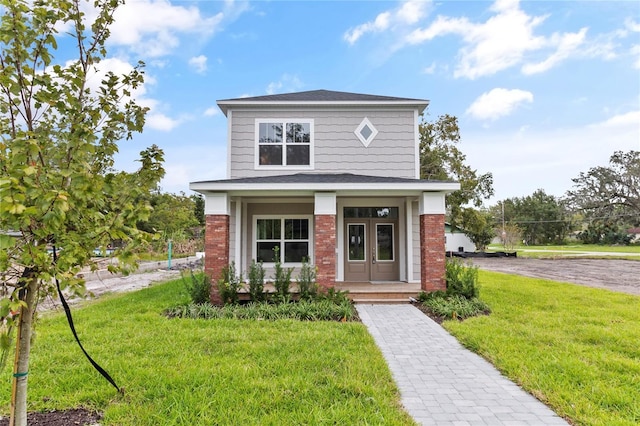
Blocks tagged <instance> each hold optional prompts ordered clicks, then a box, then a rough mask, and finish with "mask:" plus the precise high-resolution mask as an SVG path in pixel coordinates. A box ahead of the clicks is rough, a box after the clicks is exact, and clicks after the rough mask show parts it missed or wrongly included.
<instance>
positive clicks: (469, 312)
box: [424, 295, 491, 320]
mask: <svg viewBox="0 0 640 426" xmlns="http://www.w3.org/2000/svg"><path fill="white" fill-rule="evenodd" d="M424 306H425V307H427V308H428V309H429V310H430V311H431V312H432V313H433V314H434V315H436V316H439V317H444V318H446V319H460V320H462V319H465V318H469V317H473V316H476V315H480V314H486V313H489V312H490V311H491V310H490V308H489V305H487V304H486V303H484V302H483V301H482V300H480V299H478V298H472V299H467V298H466V297H464V296H461V295H450V296H445V297H442V296H438V297H427V299H426V300H425V302H424Z"/></svg>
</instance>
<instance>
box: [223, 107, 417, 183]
mask: <svg viewBox="0 0 640 426" xmlns="http://www.w3.org/2000/svg"><path fill="white" fill-rule="evenodd" d="M365 117H367V118H368V119H369V120H370V122H371V124H373V126H375V128H376V129H377V130H378V135H377V136H376V138H375V139H374V140H373V141H372V142H371V143H370V144H369V146H368V147H365V146H364V145H363V144H362V143H361V142H360V140H359V139H358V138H357V137H356V135H355V134H354V131H355V130H356V128H357V127H358V126H359V125H360V123H361V122H362V120H363V119H364V118H365ZM257 118H282V119H286V118H312V119H313V120H314V163H315V164H314V168H313V169H312V170H313V171H314V172H320V173H322V172H327V173H345V172H348V173H354V174H364V175H372V176H391V177H402V178H415V153H416V149H415V134H414V130H415V125H414V110H412V109H353V108H342V109H331V110H328V109H316V110H312V109H304V110H303V109H295V110H260V111H257V110H242V109H238V110H233V114H232V123H231V147H230V156H229V158H230V162H231V165H230V166H231V167H230V176H229V177H230V178H242V177H253V176H270V175H280V174H288V173H298V172H300V171H301V170H299V169H298V170H296V169H278V170H264V169H261V170H260V169H259V170H256V169H255V144H256V141H255V120H256V119H257ZM307 170H311V169H307Z"/></svg>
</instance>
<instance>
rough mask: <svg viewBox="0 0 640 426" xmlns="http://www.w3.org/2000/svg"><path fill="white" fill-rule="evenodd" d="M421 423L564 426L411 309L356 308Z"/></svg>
mask: <svg viewBox="0 0 640 426" xmlns="http://www.w3.org/2000/svg"><path fill="white" fill-rule="evenodd" d="M356 308H357V309H358V314H359V315H360V318H361V319H362V322H363V323H364V324H365V325H366V326H367V328H368V329H369V332H370V333H371V335H372V336H373V338H374V339H375V341H376V344H377V345H378V346H379V347H380V349H381V350H382V354H383V355H384V357H385V359H386V360H387V363H388V364H389V368H390V369H391V371H392V373H393V377H394V379H395V381H396V383H397V384H398V387H399V388H400V394H401V397H402V404H403V405H404V407H405V408H406V410H407V412H408V413H409V414H410V415H411V416H412V417H413V418H414V419H415V420H416V421H417V422H418V423H420V424H422V425H438V426H453V425H460V426H462V425H474V426H475V425H496V426H498V425H536V426H538V425H548V426H553V425H567V422H566V421H564V420H563V419H562V418H560V417H558V416H557V415H556V414H555V413H554V412H553V411H551V410H550V409H549V408H548V407H547V406H545V405H544V404H543V403H541V402H540V401H538V400H537V399H535V398H534V397H533V396H531V395H530V394H528V393H526V392H525V391H523V390H522V389H521V388H520V387H518V386H517V385H516V384H515V383H513V382H511V381H510V380H508V379H507V378H505V377H504V376H502V375H501V374H500V372H498V371H497V370H496V369H495V368H494V367H493V366H492V365H491V364H490V363H488V362H487V361H485V360H484V359H483V358H481V357H480V356H478V355H476V354H474V353H473V352H471V351H469V350H467V349H465V348H464V347H463V346H462V345H460V343H458V341H457V340H456V339H455V338H454V337H452V336H451V335H450V334H449V333H447V331H446V330H444V329H443V328H442V327H440V326H439V325H438V324H436V323H435V322H434V321H433V320H432V319H431V318H429V317H428V316H426V315H425V314H423V313H422V312H420V310H418V309H417V308H415V307H414V306H412V305H409V304H404V305H363V304H358V305H356Z"/></svg>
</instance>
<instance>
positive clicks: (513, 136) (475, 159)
mask: <svg viewBox="0 0 640 426" xmlns="http://www.w3.org/2000/svg"><path fill="white" fill-rule="evenodd" d="M639 118H640V111H633V112H630V113H626V114H621V115H619V116H617V117H612V118H611V119H609V120H606V121H603V122H600V123H594V124H591V125H585V126H580V127H571V128H563V129H553V130H542V129H541V128H540V127H539V126H530V127H528V128H526V129H518V130H516V131H513V132H509V133H500V132H495V131H483V132H479V133H475V134H471V133H465V136H464V139H463V141H462V143H463V146H462V147H461V149H462V150H463V151H464V153H465V155H466V156H467V161H468V163H469V164H470V165H472V166H473V168H474V169H477V170H479V171H480V172H482V173H485V172H491V173H492V174H493V177H494V188H495V197H494V198H493V201H491V200H490V204H491V203H492V202H495V200H501V199H505V198H511V197H522V196H527V195H530V194H532V193H533V192H534V191H535V190H536V189H539V188H542V189H544V190H545V192H546V193H547V194H550V195H555V196H563V195H564V194H565V192H566V191H567V190H569V189H571V187H572V185H573V183H572V182H571V179H572V178H575V177H577V176H578V175H579V174H580V172H586V171H587V170H589V168H591V167H596V166H605V165H607V164H608V162H609V157H611V155H612V154H613V152H614V151H630V150H638V149H640V126H638V123H639V122H640V121H638V120H639ZM634 121H635V122H634Z"/></svg>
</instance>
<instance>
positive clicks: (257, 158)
mask: <svg viewBox="0 0 640 426" xmlns="http://www.w3.org/2000/svg"><path fill="white" fill-rule="evenodd" d="M261 123H282V125H283V129H286V126H287V123H309V133H310V135H309V165H308V166H307V165H292V166H287V165H282V166H277V165H276V166H265V165H260V124H261ZM314 127H315V123H314V119H313V118H256V120H255V129H254V133H255V136H254V141H255V152H254V168H255V170H313V169H314V146H315V130H314ZM286 146H287V143H286V137H284V138H283V141H282V151H283V155H284V156H286V149H285V148H286Z"/></svg>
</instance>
